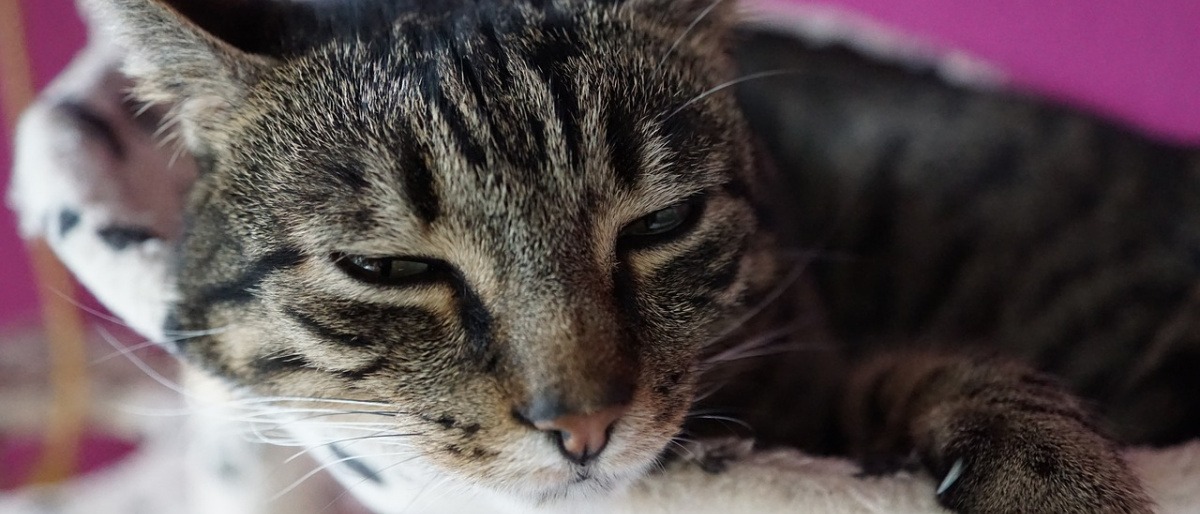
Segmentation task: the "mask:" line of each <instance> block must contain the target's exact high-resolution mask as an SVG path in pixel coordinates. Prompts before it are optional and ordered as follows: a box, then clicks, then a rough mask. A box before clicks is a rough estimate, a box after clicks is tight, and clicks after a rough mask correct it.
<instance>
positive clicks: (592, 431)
mask: <svg viewBox="0 0 1200 514" xmlns="http://www.w3.org/2000/svg"><path fill="white" fill-rule="evenodd" d="M627 410H629V407H628V406H627V405H614V406H610V407H605V408H603V409H600V410H598V411H595V412H589V413H587V414H566V415H562V416H558V417H555V418H553V419H548V420H531V421H532V422H533V426H535V427H537V429H538V430H541V431H543V432H550V433H555V434H557V435H558V438H559V448H560V449H561V450H562V452H563V454H564V455H566V456H567V458H569V459H571V460H573V461H575V462H576V463H579V464H585V463H587V461H589V460H591V459H593V458H595V457H596V456H597V455H599V454H600V452H601V451H603V450H604V447H605V446H606V445H607V444H608V435H609V429H610V428H612V426H613V423H616V421H617V420H618V419H620V418H621V416H623V415H624V414H625V412H626V411H627Z"/></svg>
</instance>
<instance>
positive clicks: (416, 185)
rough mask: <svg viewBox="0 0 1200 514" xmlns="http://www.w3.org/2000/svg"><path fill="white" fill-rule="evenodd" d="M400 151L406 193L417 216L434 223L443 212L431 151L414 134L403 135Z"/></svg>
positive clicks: (427, 222)
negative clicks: (432, 166) (436, 190)
mask: <svg viewBox="0 0 1200 514" xmlns="http://www.w3.org/2000/svg"><path fill="white" fill-rule="evenodd" d="M401 138H402V139H401V143H400V144H401V145H402V146H403V148H401V149H400V151H401V152H402V154H403V159H404V169H403V170H401V177H402V180H403V181H404V194H405V195H406V196H408V202H409V203H410V204H412V207H413V210H414V211H416V213H417V216H418V217H420V218H421V221H423V222H425V223H426V224H429V223H433V221H434V220H436V219H437V217H438V215H439V214H440V213H441V203H440V201H439V200H438V196H437V193H436V192H435V191H434V185H433V170H431V169H430V167H429V159H430V157H429V153H428V152H426V151H425V149H424V148H422V146H421V144H420V143H418V142H417V140H416V139H415V138H414V137H413V135H412V134H404V135H402V136H401Z"/></svg>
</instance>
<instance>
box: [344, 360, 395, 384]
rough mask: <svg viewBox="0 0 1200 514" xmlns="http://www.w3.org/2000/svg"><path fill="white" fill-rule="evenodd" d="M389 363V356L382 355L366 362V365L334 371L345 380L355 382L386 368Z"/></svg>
mask: <svg viewBox="0 0 1200 514" xmlns="http://www.w3.org/2000/svg"><path fill="white" fill-rule="evenodd" d="M390 363H391V358H390V357H388V356H383V357H379V358H377V359H375V360H373V361H371V362H369V363H367V365H366V366H363V367H361V368H358V369H343V370H337V371H335V373H336V374H337V376H339V377H341V378H343V379H345V380H350V381H354V382H357V381H359V380H363V379H365V378H367V377H369V376H371V375H374V374H376V373H379V372H380V371H383V370H385V369H387V367H388V364H390Z"/></svg>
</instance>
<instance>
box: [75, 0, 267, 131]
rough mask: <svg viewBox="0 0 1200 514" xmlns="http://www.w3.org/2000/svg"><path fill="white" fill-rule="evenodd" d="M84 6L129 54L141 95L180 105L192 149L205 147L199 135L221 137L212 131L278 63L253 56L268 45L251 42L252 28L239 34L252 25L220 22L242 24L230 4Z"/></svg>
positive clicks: (141, 0)
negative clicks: (207, 133) (234, 23)
mask: <svg viewBox="0 0 1200 514" xmlns="http://www.w3.org/2000/svg"><path fill="white" fill-rule="evenodd" d="M189 2H190V3H189ZM244 3H246V4H250V3H258V2H244ZM263 3H274V2H263ZM81 5H82V7H83V9H84V11H85V13H86V14H87V15H88V16H89V17H90V18H91V19H92V20H93V22H94V23H93V24H94V26H96V27H98V29H99V30H100V31H101V34H100V35H101V36H103V37H109V38H112V39H114V40H115V41H117V42H118V43H119V44H120V45H121V46H123V47H124V48H125V49H126V51H127V54H126V57H125V64H124V72H125V73H126V74H127V75H129V76H130V77H132V78H133V79H134V80H135V81H136V83H137V84H136V86H135V87H134V93H135V94H136V95H137V96H138V97H139V98H140V99H141V100H143V101H146V102H151V103H166V104H170V105H173V106H174V109H173V114H174V115H175V116H176V117H177V118H178V119H179V121H180V122H181V123H182V127H181V128H182V130H183V135H184V137H185V138H186V140H187V143H188V146H189V147H191V148H192V149H193V150H199V148H198V147H197V145H198V144H199V139H198V137H197V133H199V132H204V131H210V132H214V133H219V131H215V130H212V129H217V128H219V127H220V126H221V124H222V123H223V121H224V120H227V119H228V117H229V115H230V114H231V113H232V112H233V111H234V110H236V109H237V107H238V106H239V105H240V104H241V102H242V100H243V98H244V97H245V94H246V91H247V90H248V88H249V86H250V85H251V84H253V83H254V82H255V81H256V80H257V79H258V78H259V77H260V76H261V75H262V74H263V73H264V72H266V71H267V70H269V69H270V68H272V67H273V66H274V65H275V64H276V60H275V59H274V58H273V57H271V56H269V55H266V54H262V53H254V52H253V51H252V50H255V49H261V48H265V47H264V46H263V45H257V44H255V42H253V41H251V40H250V39H248V38H246V37H245V36H244V34H245V33H246V32H247V31H245V30H235V28H237V29H245V28H247V27H245V23H242V24H241V25H240V26H238V27H231V26H228V25H224V26H223V25H221V23H230V21H223V20H236V19H238V18H235V17H234V16H236V15H237V14H238V13H235V12H232V8H233V7H234V3H231V2H221V1H216V2H211V3H210V2H197V1H195V0H187V1H182V0H176V1H175V3H174V4H173V5H172V4H168V3H166V2H164V1H161V0H81ZM184 12H189V13H191V14H193V17H191V18H189V17H188V16H187V15H185V14H184ZM255 13H257V14H259V15H260V16H257V17H252V19H254V18H257V19H258V20H261V19H262V17H261V14H263V11H262V10H261V9H260V10H258V11H255ZM244 19H245V18H242V20H244ZM201 23H203V24H204V25H206V26H202V25H201ZM260 31H261V29H260ZM251 32H252V31H251ZM222 36H226V37H222Z"/></svg>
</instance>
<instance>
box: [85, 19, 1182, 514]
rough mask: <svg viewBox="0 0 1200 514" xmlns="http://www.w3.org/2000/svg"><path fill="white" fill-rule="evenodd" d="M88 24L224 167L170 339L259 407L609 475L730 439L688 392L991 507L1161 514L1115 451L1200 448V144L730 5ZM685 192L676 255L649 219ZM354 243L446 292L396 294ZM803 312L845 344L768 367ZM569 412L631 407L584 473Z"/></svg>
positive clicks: (418, 282) (806, 338) (212, 161)
mask: <svg viewBox="0 0 1200 514" xmlns="http://www.w3.org/2000/svg"><path fill="white" fill-rule="evenodd" d="M89 5H90V6H91V8H92V9H94V10H96V11H97V12H99V13H100V15H101V16H102V17H104V18H105V19H109V20H111V21H112V22H113V25H114V26H115V27H116V29H117V31H118V35H119V37H121V38H123V41H124V42H125V43H126V44H127V45H128V46H129V48H130V52H131V53H130V58H129V64H128V70H129V72H130V73H131V74H133V75H134V76H136V77H137V79H138V80H139V86H138V92H139V94H140V95H141V96H142V97H144V98H145V99H147V100H151V101H160V102H169V103H171V104H172V105H174V106H175V107H174V113H173V115H174V118H175V119H177V120H178V123H179V124H180V131H181V133H182V135H183V137H184V140H185V141H186V144H187V145H188V149H189V150H191V151H192V152H193V153H194V154H195V155H196V156H197V158H198V160H199V162H200V163H201V165H202V166H201V167H202V175H201V177H200V179H199V181H198V182H197V184H196V185H195V187H194V188H193V190H192V192H191V196H190V204H189V207H188V216H189V220H190V222H189V232H188V234H187V235H186V237H185V239H184V243H183V248H182V259H181V262H180V263H179V267H178V276H179V277H180V284H179V286H180V292H181V294H182V295H183V299H182V301H180V302H179V303H178V304H177V305H176V306H175V309H174V312H173V314H172V316H171V321H170V325H171V326H169V327H168V328H169V329H170V330H186V331H203V330H208V329H212V328H216V327H222V330H221V331H220V332H219V333H215V334H211V335H207V336H204V337H199V338H194V339H191V340H189V341H187V342H186V343H182V344H181V346H180V347H178V348H177V351H178V352H179V353H180V354H181V355H182V356H183V357H184V358H185V360H187V361H188V362H190V363H191V364H193V365H194V366H196V367H197V368H200V369H202V370H204V371H206V372H207V373H209V374H210V375H213V376H216V377H220V378H222V379H225V380H226V381H228V382H229V383H231V384H234V385H236V386H238V387H240V388H244V389H246V390H248V391H251V392H253V393H255V394H261V395H274V396H296V397H318V398H339V399H351V400H364V401H372V402H383V403H385V404H387V405H390V406H395V407H396V408H397V409H398V410H399V411H400V412H399V414H398V415H397V420H396V423H397V427H403V429H404V430H405V431H406V432H411V433H412V434H415V435H413V436H411V439H410V440H409V444H410V445H411V449H410V451H411V456H410V457H406V459H407V458H411V459H414V460H415V461H416V462H417V463H416V464H411V465H410V466H412V467H414V469H421V470H424V471H429V470H432V472H433V473H435V474H438V475H439V476H446V477H450V479H452V480H458V481H462V482H464V483H468V484H471V485H472V486H476V485H477V486H483V487H484V488H485V489H490V490H492V491H500V492H503V493H505V494H510V495H515V496H517V497H521V498H525V499H534V500H541V501H546V500H549V499H555V498H572V497H577V496H580V495H586V494H589V493H594V492H599V491H607V490H612V489H616V488H619V487H621V486H622V485H624V484H627V483H629V482H631V481H633V480H635V479H636V478H637V477H639V476H641V475H642V474H643V473H645V472H646V470H647V469H649V468H650V467H651V466H652V465H654V463H655V462H656V459H658V458H659V456H660V455H661V454H662V453H663V451H664V448H665V447H666V446H667V445H668V443H669V442H670V441H672V439H673V438H675V437H676V436H677V435H678V434H679V433H680V430H681V428H682V427H685V422H686V430H687V431H689V432H690V433H694V434H708V433H712V432H713V431H714V430H723V429H722V428H720V427H716V428H714V427H713V426H712V424H706V423H705V421H704V416H703V415H696V416H692V417H691V419H690V421H689V416H688V412H689V410H692V409H693V408H694V407H695V408H697V409H703V410H707V409H717V410H720V411H722V412H725V411H732V412H733V413H734V414H735V415H736V416H737V417H739V418H742V419H744V420H745V421H747V422H749V423H750V425H751V426H752V427H753V428H754V429H755V434H754V435H755V436H757V437H758V438H759V440H760V441H761V442H762V443H763V444H788V445H793V446H801V447H805V448H808V449H813V450H830V451H852V452H856V453H858V454H860V455H862V456H864V457H869V458H877V457H881V456H883V457H890V456H895V455H900V456H904V455H906V454H909V453H912V454H913V455H915V456H916V457H917V459H918V460H919V461H920V462H922V463H923V464H924V465H925V466H926V467H927V468H928V469H930V470H932V471H934V472H936V473H939V474H942V475H946V474H949V476H948V478H947V480H946V482H945V484H944V487H942V488H941V490H939V491H938V494H939V497H940V499H941V500H942V501H943V503H945V504H946V505H948V506H951V507H953V508H956V509H959V510H961V511H964V512H1015V511H1020V512H1033V511H1039V509H1041V510H1040V511H1044V512H1067V511H1075V512H1097V511H1113V512H1148V509H1149V507H1148V504H1147V502H1146V500H1145V499H1144V498H1145V495H1144V494H1142V492H1141V489H1140V486H1139V485H1138V484H1137V482H1136V480H1135V479H1134V478H1133V477H1132V475H1131V474H1130V473H1129V471H1128V469H1127V467H1126V466H1125V465H1124V463H1123V462H1122V461H1121V459H1120V457H1119V456H1118V454H1117V453H1116V451H1115V448H1116V446H1115V445H1116V442H1115V439H1112V438H1110V437H1109V435H1107V434H1110V433H1112V434H1117V435H1118V436H1120V437H1121V438H1122V440H1123V441H1128V442H1145V441H1152V442H1165V441H1170V440H1177V439H1178V438H1179V437H1186V436H1188V435H1195V434H1196V433H1197V425H1198V424H1197V423H1196V422H1195V420H1196V417H1197V412H1200V409H1198V408H1197V406H1196V405H1195V403H1194V401H1192V403H1188V402H1189V401H1191V400H1189V399H1188V398H1186V397H1176V396H1175V395H1176V394H1177V392H1176V391H1174V390H1173V387H1174V386H1175V385H1176V383H1177V382H1179V381H1180V380H1184V379H1180V378H1179V376H1178V374H1171V373H1169V371H1170V370H1171V366H1179V365H1180V363H1181V362H1182V363H1183V364H1184V365H1186V363H1187V362H1195V359H1194V355H1196V353H1195V352H1194V350H1195V348H1196V344H1195V342H1194V337H1193V336H1191V335H1189V334H1194V333H1200V332H1196V331H1188V330H1187V327H1188V326H1190V325H1189V324H1193V323H1194V319H1196V318H1195V317H1194V316H1189V315H1188V313H1189V312H1192V311H1194V305H1193V304H1194V303H1195V302H1194V300H1188V298H1189V295H1192V296H1194V293H1193V290H1194V289H1195V284H1194V279H1195V277H1196V276H1197V273H1196V271H1197V269H1196V268H1197V266H1200V261H1197V260H1196V258H1195V256H1196V255H1197V253H1196V248H1197V242H1198V241H1200V238H1196V237H1194V234H1195V232H1194V230H1195V228H1194V227H1197V226H1200V223H1192V224H1187V223H1185V221H1187V220H1189V219H1191V217H1195V216H1197V215H1200V210H1197V209H1196V208H1195V207H1196V199H1197V196H1196V194H1195V193H1196V187H1197V184H1198V183H1200V177H1197V175H1198V174H1200V171H1198V170H1200V166H1198V165H1197V164H1196V163H1197V160H1196V157H1195V152H1189V151H1185V150H1181V149H1172V148H1166V147H1161V146H1156V145H1154V144H1152V143H1149V142H1146V141H1143V140H1141V139H1139V138H1137V137H1136V136H1131V135H1128V134H1124V133H1122V132H1120V131H1118V130H1116V129H1113V128H1111V127H1109V126H1107V125H1104V124H1102V123H1097V122H1095V121H1094V120H1090V119H1087V118H1083V117H1080V116H1077V115H1074V114H1071V113H1067V112H1063V111H1060V110H1056V109H1053V108H1048V107H1045V106H1041V105H1038V104H1036V103H1031V102H1029V101H1028V100H1025V99H1019V98H1013V97H1007V96H1003V95H987V94H979V93H972V92H968V91H964V90H960V89H954V88H951V87H949V86H945V85H943V84H941V83H939V82H937V81H935V80H934V79H932V78H931V77H926V76H921V75H920V74H915V75H914V74H911V73H908V72H900V71H896V70H894V69H891V68H886V67H883V66H880V65H878V64H874V63H870V62H866V61H862V60H861V59H859V58H857V57H853V56H849V55H847V54H844V53H840V51H838V50H823V51H817V50H812V49H807V48H803V47H800V46H797V45H794V44H793V43H788V42H783V41H781V40H778V39H775V38H773V37H772V36H770V35H769V34H762V33H758V34H737V33H733V32H731V31H730V29H729V27H730V26H731V22H732V20H733V15H732V3H731V2H711V1H706V0H678V1H668V0H624V1H619V0H613V1H600V0H590V1H585V0H545V1H534V0H528V1H515V2H492V1H486V0H479V1H470V0H462V1H452V2H445V3H438V4H437V8H436V9H434V8H431V6H432V5H433V4H432V3H427V2H394V3H390V4H388V5H384V6H380V5H376V4H374V3H370V4H362V3H359V4H354V5H353V6H351V7H353V8H351V9H347V10H344V11H324V10H323V9H325V8H319V9H318V8H315V7H311V6H306V5H300V6H297V7H296V8H295V12H294V13H293V12H289V13H282V14H281V13H277V12H272V11H271V10H270V9H266V10H265V11H264V12H267V13H268V14H270V16H267V15H263V16H266V18H264V19H270V20H272V22H271V27H270V28H271V29H272V30H273V31H274V30H278V31H283V32H285V33H288V34H290V35H279V34H278V33H275V32H272V31H266V33H265V34H262V35H263V36H265V37H264V38H263V39H262V40H253V38H247V37H246V36H245V34H246V32H245V31H238V30H237V27H224V26H221V25H220V24H219V22H220V21H221V20H222V17H220V16H206V15H203V13H202V12H201V11H197V10H196V9H194V6H192V7H189V6H188V4H186V3H181V5H182V6H183V7H182V8H181V10H182V11H183V12H184V13H186V14H190V15H192V16H193V19H194V20H196V23H200V24H201V25H202V26H204V27H205V28H204V29H201V28H200V27H199V26H196V25H193V24H192V23H191V22H188V21H184V20H186V18H185V17H184V16H183V15H182V14H181V13H180V11H177V10H176V9H175V8H173V7H170V6H167V5H165V4H161V3H158V2H156V1H152V0H92V1H91V2H89ZM220 8H231V7H229V6H227V5H225V4H219V6H218V9H220ZM285 14H286V15H285ZM260 15H262V14H261V13H260ZM293 15H294V16H293ZM213 23H216V24H213ZM295 34H301V36H299V37H296V36H295ZM735 59H736V64H735ZM739 67H740V69H738V68H739ZM778 69H785V70H787V71H786V72H777V70H778ZM737 73H749V74H751V75H750V76H754V75H753V74H755V73H761V77H760V78H761V80H757V81H747V82H745V83H744V84H742V85H740V87H739V88H737V89H735V88H733V87H729V86H731V85H732V84H733V82H731V81H732V80H734V79H735V77H737V76H738V75H737ZM735 91H736V92H737V93H738V94H739V95H740V98H739V97H738V96H735ZM752 134H754V135H753V136H752ZM768 155H769V157H768ZM772 162H773V163H774V165H772ZM1097 181H1099V182H1102V184H1100V185H1096V184H1095V183H1096V182H1097ZM1143 201H1153V202H1155V203H1154V204H1153V206H1152V207H1147V208H1145V209H1139V207H1140V206H1142V205H1146V204H1145V203H1141V202H1143ZM681 202H682V204H686V205H687V206H689V207H690V211H689V212H690V213H691V214H690V215H689V217H688V219H687V220H686V221H685V222H684V223H683V225H682V226H681V227H680V228H679V229H678V230H677V232H676V233H674V235H673V236H672V237H658V238H630V237H628V236H622V234H623V229H624V228H625V227H628V226H630V224H631V223H634V222H635V221H636V220H638V219H639V218H642V217H643V216H646V215H648V214H651V213H654V212H656V211H659V210H661V209H664V208H666V207H669V206H672V205H677V204H681ZM1188 207H1191V208H1192V209H1191V210H1192V211H1196V212H1191V211H1186V209H1187V208H1188ZM1183 211H1186V212H1183ZM804 251H815V252H816V255H817V258H816V260H815V261H813V262H812V263H811V265H810V266H807V267H804V266H802V264H803V263H804V262H805V261H804V260H803V259H797V258H796V257H795V255H801V254H802V252H804ZM348 256H365V257H377V258H382V257H402V258H405V259H408V260H417V261H420V262H421V263H423V265H427V266H428V270H429V271H428V272H426V273H424V274H422V275H420V276H419V277H416V278H414V279H412V280H410V281H407V282H404V283H403V284H401V285H395V286H386V285H385V286H380V285H372V284H367V283H364V282H363V281H361V280H355V279H354V278H353V276H352V275H350V274H347V273H344V272H343V271H344V269H345V268H344V266H345V261H344V259H347V258H350V257H348ZM1030 257H1035V258H1032V259H1028V258H1030ZM1027 259H1028V260H1031V261H1032V262H1028V261H1027ZM798 260H799V261H800V264H797V261H798ZM798 269H799V270H802V271H803V273H802V274H797V273H795V271H796V270H798ZM1119 270H1126V271H1128V273H1120V272H1119ZM796 277H800V278H799V279H797V280H793V279H795V278H796ZM1189 306H1190V307H1189ZM1189 309H1191V310H1189ZM1106 313H1107V314H1106ZM1098 318H1109V319H1112V321H1111V323H1108V322H1107V320H1100V321H1097V319H1098ZM746 320H749V321H746ZM781 326H785V327H792V328H793V329H795V330H793V331H792V332H791V333H788V334H786V335H785V337H787V338H789V339H788V340H789V341H792V342H796V341H800V342H813V341H831V342H832V341H836V342H837V344H829V345H825V346H822V347H820V348H817V347H816V346H814V348H817V349H815V350H812V351H798V352H797V351H793V352H789V353H784V354H773V353H772V352H771V351H770V346H769V345H768V346H767V347H764V348H759V349H755V348H750V349H747V345H752V344H757V342H761V341H769V340H770V337H769V335H770V334H777V333H779V328H780V327H781ZM797 331H798V332H797ZM1156 337H1157V339H1156ZM1172 338H1173V339H1172ZM1146 340H1151V341H1154V342H1153V343H1151V346H1150V347H1147V346H1146V345H1147V343H1145V341H1146ZM913 343H917V344H915V345H914V344H913ZM897 347H900V348H902V350H895V348H897ZM1094 347H1099V348H1100V349H1101V351H1091V350H1090V348H1094ZM881 349H883V350H882V351H881ZM758 350H765V351H758ZM761 353H766V354H768V355H767V356H765V357H763V356H759V357H755V355H756V354H761ZM995 354H999V355H1003V356H1004V357H995V356H994V355H995ZM1176 357H1178V358H1180V359H1183V360H1173V359H1174V358H1176ZM1189 358H1191V359H1192V360H1190V361H1189V360H1187V359H1189ZM1133 359H1140V360H1138V361H1136V363H1135V364H1136V365H1135V366H1133V367H1132V368H1131V367H1130V366H1129V365H1128V364H1127V362H1126V361H1129V360H1133ZM1019 360H1024V362H1026V363H1028V364H1017V362H1018V361H1019ZM1037 368H1040V369H1043V370H1046V371H1050V372H1052V373H1054V374H1056V375H1058V376H1060V377H1062V378H1063V379H1064V381H1065V383H1064V384H1063V385H1060V384H1059V383H1058V382H1055V381H1053V380H1048V379H1045V378H1043V375H1040V374H1038V372H1036V371H1035V369H1037ZM1073 388H1074V389H1077V390H1078V391H1080V392H1081V393H1083V394H1084V395H1085V397H1086V398H1087V399H1090V400H1099V401H1103V402H1105V405H1106V407H1105V408H1106V409H1107V412H1106V414H1109V415H1110V417H1108V418H1106V419H1108V420H1111V423H1110V422H1105V421H1097V420H1095V419H1094V418H1093V417H1092V416H1091V414H1089V409H1088V408H1087V407H1086V404H1085V401H1084V400H1079V399H1076V397H1075V396H1073V395H1072V394H1071V393H1070V392H1069V391H1070V390H1071V389H1073ZM712 391H715V394H708V393H711V392H712ZM1155 394H1158V395H1159V396H1154V395H1155ZM697 397H702V401H701V402H700V403H699V405H695V406H694V405H693V403H694V400H695V399H696V398H697ZM1146 397H1152V398H1155V401H1156V402H1158V403H1155V404H1154V405H1157V406H1162V405H1168V406H1170V408H1169V409H1167V410H1166V411H1165V412H1163V413H1160V414H1159V415H1157V416H1154V417H1153V419H1146V418H1145V417H1144V416H1142V415H1141V411H1139V408H1143V407H1141V404H1140V403H1138V402H1139V401H1140V399H1142V398H1146ZM547 401H548V402H552V403H555V404H559V405H565V406H569V409H570V410H572V411H577V412H595V411H599V410H601V409H603V408H605V407H606V406H608V405H612V404H616V403H620V404H628V406H629V410H628V412H627V413H626V414H624V415H623V416H622V417H621V418H620V419H619V420H618V422H617V423H616V424H614V425H613V426H612V429H611V442H610V443H609V445H608V448H607V449H606V450H605V452H604V453H602V454H601V455H600V457H599V458H598V459H597V460H596V461H594V462H592V463H589V464H586V465H585V464H579V463H575V462H571V461H568V460H565V459H562V458H561V455H559V453H558V451H557V450H556V448H555V443H554V442H553V440H552V438H551V437H547V436H548V434H547V433H544V432H540V431H538V430H535V429H534V428H533V426H532V424H531V423H530V422H529V420H528V419H525V416H523V415H522V414H521V413H522V412H526V411H528V410H529V409H533V408H534V407H535V406H536V405H540V404H541V403H540V402H547ZM696 412H699V411H696ZM718 418H720V417H719V416H718ZM722 419H723V418H722ZM720 420H721V419H718V421H720ZM350 451H351V450H350V449H348V447H347V446H345V445H340V444H338V445H332V446H331V447H330V448H329V453H330V455H331V459H333V460H342V461H345V460H349V461H351V462H352V464H347V465H346V466H345V467H347V468H348V469H350V470H351V471H353V472H355V473H358V474H359V475H362V476H364V477H365V478H367V479H369V480H370V481H372V482H374V483H375V484H376V485H379V486H380V487H386V484H387V483H388V480H390V479H393V478H396V477H397V476H402V475H403V473H402V471H388V470H390V469H391V468H394V467H395V465H394V463H393V464H390V465H389V464H388V461H387V459H382V460H381V459H378V458H377V457H373V456H367V455H363V456H358V455H352V454H351V453H347V452H350ZM405 462H407V460H406V461H405ZM960 471H961V472H962V476H961V477H960V476H959V472H960ZM1014 487H1017V488H1020V490H1021V491H1022V492H1023V494H1011V491H1012V490H1013V488H1014Z"/></svg>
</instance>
